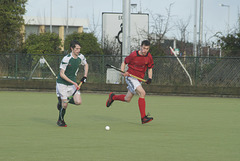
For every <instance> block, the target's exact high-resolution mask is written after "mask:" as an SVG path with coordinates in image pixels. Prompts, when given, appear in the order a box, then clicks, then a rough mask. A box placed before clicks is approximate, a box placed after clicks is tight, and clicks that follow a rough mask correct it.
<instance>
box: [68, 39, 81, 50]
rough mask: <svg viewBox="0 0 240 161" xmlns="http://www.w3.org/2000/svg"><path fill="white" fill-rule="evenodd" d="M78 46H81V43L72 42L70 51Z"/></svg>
mask: <svg viewBox="0 0 240 161" xmlns="http://www.w3.org/2000/svg"><path fill="white" fill-rule="evenodd" d="M76 45H79V46H81V45H80V43H79V42H78V41H77V40H73V41H71V42H70V49H71V48H73V49H74V48H75V47H76Z"/></svg>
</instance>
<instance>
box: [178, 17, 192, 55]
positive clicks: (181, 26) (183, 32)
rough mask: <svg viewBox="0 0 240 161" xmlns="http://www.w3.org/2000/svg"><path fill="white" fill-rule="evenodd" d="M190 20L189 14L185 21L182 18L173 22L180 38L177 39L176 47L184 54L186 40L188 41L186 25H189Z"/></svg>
mask: <svg viewBox="0 0 240 161" xmlns="http://www.w3.org/2000/svg"><path fill="white" fill-rule="evenodd" d="M190 20H191V16H189V17H188V19H187V20H186V21H184V20H183V19H180V20H178V21H177V22H176V24H175V26H176V28H177V30H178V31H179V32H180V38H178V39H179V45H178V48H179V49H180V51H181V52H183V53H184V54H186V52H187V42H188V35H189V32H188V31H187V27H188V26H189V23H190Z"/></svg>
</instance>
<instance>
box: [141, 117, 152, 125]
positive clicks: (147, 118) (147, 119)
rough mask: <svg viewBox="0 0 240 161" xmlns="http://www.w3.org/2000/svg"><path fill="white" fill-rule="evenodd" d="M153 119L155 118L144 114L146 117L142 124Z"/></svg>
mask: <svg viewBox="0 0 240 161" xmlns="http://www.w3.org/2000/svg"><path fill="white" fill-rule="evenodd" d="M152 120H153V118H152V117H148V116H144V117H143V118H142V124H145V123H148V122H150V121H152Z"/></svg>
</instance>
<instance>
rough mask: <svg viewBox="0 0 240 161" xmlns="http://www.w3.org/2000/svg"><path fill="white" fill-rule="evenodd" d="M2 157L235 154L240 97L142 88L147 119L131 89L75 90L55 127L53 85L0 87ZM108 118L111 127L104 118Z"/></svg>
mask: <svg viewBox="0 0 240 161" xmlns="http://www.w3.org/2000/svg"><path fill="white" fill-rule="evenodd" d="M0 98H1V101H0V116H1V117H0V119H1V123H0V160H3V161H79V160H81V161H146V160H151V161H238V160H239V158H240V99H239V98H215V97H177V96H146V105H147V109H146V111H147V112H150V113H151V116H152V117H154V120H153V121H152V122H150V123H148V124H144V125H142V124H141V121H140V113H139V109H138V104H137V100H138V97H137V96H135V97H134V98H133V100H132V101H131V102H130V103H124V102H118V101H115V102H114V103H113V104H112V106H111V107H110V108H106V107H105V103H106V100H107V98H108V95H107V94H88V93H84V92H83V93H82V99H83V104H82V105H81V106H74V105H69V107H68V109H67V112H66V115H65V121H66V123H67V125H68V127H66V128H65V127H58V126H57V125H56V121H57V118H58V111H57V108H56V103H57V98H56V96H55V93H38V92H3V91H1V92H0ZM106 125H109V126H110V128H111V129H110V131H106V130H105V126H106Z"/></svg>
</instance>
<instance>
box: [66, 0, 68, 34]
mask: <svg viewBox="0 0 240 161" xmlns="http://www.w3.org/2000/svg"><path fill="white" fill-rule="evenodd" d="M68 8H69V0H67V28H66V35H68Z"/></svg>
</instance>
